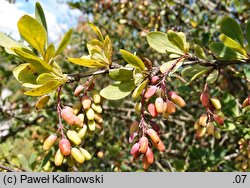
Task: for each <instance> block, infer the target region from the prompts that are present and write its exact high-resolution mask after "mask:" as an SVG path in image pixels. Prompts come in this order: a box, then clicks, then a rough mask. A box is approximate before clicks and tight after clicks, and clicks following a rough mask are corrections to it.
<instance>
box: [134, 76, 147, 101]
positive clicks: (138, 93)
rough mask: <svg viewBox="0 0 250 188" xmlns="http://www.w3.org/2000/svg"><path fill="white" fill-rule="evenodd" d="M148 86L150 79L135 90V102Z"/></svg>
mask: <svg viewBox="0 0 250 188" xmlns="http://www.w3.org/2000/svg"><path fill="white" fill-rule="evenodd" d="M147 84H148V79H147V80H144V81H143V82H142V83H141V84H140V85H139V86H137V87H136V88H135V90H134V91H133V93H132V99H133V100H136V99H137V98H138V97H139V96H140V95H142V91H143V90H144V89H145V87H146V86H147Z"/></svg>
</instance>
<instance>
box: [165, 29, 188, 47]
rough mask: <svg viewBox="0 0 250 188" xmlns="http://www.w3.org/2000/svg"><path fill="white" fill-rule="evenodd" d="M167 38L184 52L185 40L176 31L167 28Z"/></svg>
mask: <svg viewBox="0 0 250 188" xmlns="http://www.w3.org/2000/svg"><path fill="white" fill-rule="evenodd" d="M167 35H168V40H169V41H170V42H171V43H172V44H173V45H175V46H176V47H177V48H179V49H180V50H181V51H183V52H185V41H183V38H181V37H180V36H179V35H178V34H177V33H176V32H174V31H172V30H168V33H167Z"/></svg>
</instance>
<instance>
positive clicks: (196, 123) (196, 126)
mask: <svg viewBox="0 0 250 188" xmlns="http://www.w3.org/2000/svg"><path fill="white" fill-rule="evenodd" d="M199 127H200V124H199V120H197V121H196V122H195V124H194V129H195V130H197V129H198V128H199Z"/></svg>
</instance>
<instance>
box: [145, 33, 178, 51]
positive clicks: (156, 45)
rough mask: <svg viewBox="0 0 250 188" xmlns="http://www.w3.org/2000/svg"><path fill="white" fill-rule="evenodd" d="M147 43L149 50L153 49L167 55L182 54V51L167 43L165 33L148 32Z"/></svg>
mask: <svg viewBox="0 0 250 188" xmlns="http://www.w3.org/2000/svg"><path fill="white" fill-rule="evenodd" d="M147 41H148V44H149V45H150V47H151V48H153V49H155V50H156V51H158V52H160V53H166V52H167V53H169V54H171V53H174V54H180V55H182V54H183V51H181V50H180V49H179V48H178V47H177V46H175V45H174V44H172V43H171V42H170V41H169V39H168V35H167V34H166V33H162V32H155V31H154V32H150V33H148V35H147Z"/></svg>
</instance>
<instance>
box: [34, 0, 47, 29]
mask: <svg viewBox="0 0 250 188" xmlns="http://www.w3.org/2000/svg"><path fill="white" fill-rule="evenodd" d="M35 18H36V20H37V21H38V22H39V23H40V24H41V25H42V26H43V27H44V29H45V30H46V32H48V29H47V22H46V18H45V15H44V12H43V8H42V6H41V4H40V3H39V2H36V10H35Z"/></svg>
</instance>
